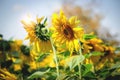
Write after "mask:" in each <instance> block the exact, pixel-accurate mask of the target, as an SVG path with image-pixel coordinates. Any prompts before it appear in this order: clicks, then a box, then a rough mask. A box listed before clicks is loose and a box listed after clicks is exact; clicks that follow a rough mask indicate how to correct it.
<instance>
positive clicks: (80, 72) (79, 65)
mask: <svg viewBox="0 0 120 80" xmlns="http://www.w3.org/2000/svg"><path fill="white" fill-rule="evenodd" d="M79 45H80V49H79V55H80V56H82V45H81V42H80V40H79ZM81 65H82V62H81V63H79V64H78V69H79V78H80V80H81V79H82V71H81Z"/></svg>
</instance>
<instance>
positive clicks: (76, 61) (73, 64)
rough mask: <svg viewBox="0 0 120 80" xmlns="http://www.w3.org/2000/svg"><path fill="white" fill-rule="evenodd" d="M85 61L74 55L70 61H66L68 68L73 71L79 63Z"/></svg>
mask: <svg viewBox="0 0 120 80" xmlns="http://www.w3.org/2000/svg"><path fill="white" fill-rule="evenodd" d="M84 59H85V57H84V56H83V55H81V56H80V55H76V56H72V57H70V59H69V60H68V61H67V65H68V66H69V67H70V70H72V69H74V68H75V67H76V66H77V65H78V64H80V62H82V61H83V60H84Z"/></svg>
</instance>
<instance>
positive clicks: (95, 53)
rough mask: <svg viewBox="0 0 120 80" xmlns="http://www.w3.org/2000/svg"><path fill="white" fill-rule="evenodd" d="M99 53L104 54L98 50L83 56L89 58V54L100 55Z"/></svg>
mask: <svg viewBox="0 0 120 80" xmlns="http://www.w3.org/2000/svg"><path fill="white" fill-rule="evenodd" d="M100 55H104V54H103V53H101V52H98V51H93V52H91V53H89V54H85V55H84V56H85V58H90V57H91V56H100Z"/></svg>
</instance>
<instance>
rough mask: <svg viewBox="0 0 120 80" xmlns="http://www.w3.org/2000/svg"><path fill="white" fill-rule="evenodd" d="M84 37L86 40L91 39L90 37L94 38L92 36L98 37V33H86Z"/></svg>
mask: <svg viewBox="0 0 120 80" xmlns="http://www.w3.org/2000/svg"><path fill="white" fill-rule="evenodd" d="M83 38H84V39H85V40H89V39H92V38H96V35H91V34H84V36H83Z"/></svg>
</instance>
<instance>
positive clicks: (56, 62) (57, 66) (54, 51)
mask: <svg viewBox="0 0 120 80" xmlns="http://www.w3.org/2000/svg"><path fill="white" fill-rule="evenodd" d="M50 41H51V45H52V49H53V53H54V60H55V64H56V70H57V77H59V64H58V60H57V55H56V50H55V47H54V46H53V42H52V39H50Z"/></svg>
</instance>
